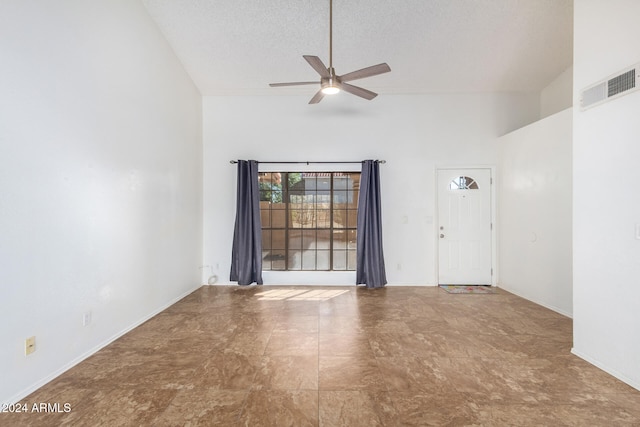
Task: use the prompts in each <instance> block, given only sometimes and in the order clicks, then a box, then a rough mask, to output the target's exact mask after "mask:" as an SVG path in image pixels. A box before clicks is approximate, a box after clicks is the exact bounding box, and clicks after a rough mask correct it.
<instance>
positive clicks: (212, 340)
mask: <svg viewBox="0 0 640 427" xmlns="http://www.w3.org/2000/svg"><path fill="white" fill-rule="evenodd" d="M571 329H572V322H571V319H568V318H566V317H563V316H561V315H559V314H557V313H554V312H552V311H549V310H547V309H545V308H543V307H540V306H538V305H535V304H533V303H530V302H528V301H526V300H524V299H521V298H519V297H516V296H514V295H512V294H509V293H507V292H505V291H502V290H499V291H498V293H497V294H491V295H456V294H448V293H446V292H445V291H443V290H441V289H438V288H435V287H388V288H384V289H377V290H367V289H364V288H355V287H326V288H318V287H274V286H263V287H256V286H252V287H232V286H205V287H203V288H201V289H199V290H197V291H196V292H194V293H192V294H191V295H189V296H187V297H186V298H184V299H183V300H181V301H180V302H178V303H177V304H175V305H173V306H172V307H170V308H169V309H167V310H165V311H164V312H162V313H161V314H159V315H158V316H156V317H154V318H153V319H151V320H149V321H148V322H146V323H144V324H143V325H141V326H140V327H138V328H136V329H135V330H133V331H131V332H130V333H128V334H126V335H125V336H123V337H122V338H120V339H119V340H117V341H115V342H114V343H112V344H111V345H109V346H107V347H105V348H104V349H102V350H101V351H99V352H98V353H96V354H95V355H93V356H91V357H90V358H88V359H87V360H85V361H84V362H82V363H80V364H79V365H77V366H76V367H74V368H72V369H71V370H69V371H67V372H66V373H64V374H63V375H61V376H60V377H58V378H57V379H55V380H54V381H52V382H51V383H49V384H47V385H45V386H44V387H42V388H41V389H39V390H37V391H36V392H35V393H33V394H32V395H31V396H28V397H27V398H25V399H24V402H26V403H29V404H32V403H34V402H48V403H59V404H60V405H61V407H63V406H62V405H64V404H65V403H68V404H70V405H71V411H70V412H67V413H64V412H62V413H28V414H0V425H11V426H20V425H33V426H49V425H51V426H59V425H73V426H76V425H79V426H125V425H131V426H146V425H149V426H296V427H298V426H367V427H369V426H449V425H450V426H467V425H469V426H640V391H637V390H635V389H633V388H632V387H629V386H628V385H626V384H624V383H622V382H620V381H618V380H616V379H615V378H613V377H611V376H610V375H608V374H606V373H604V372H603V371H600V370H599V369H597V368H595V367H593V366H591V365H589V364H588V363H586V362H584V361H583V360H581V359H579V358H578V357H575V356H573V355H572V354H571V353H570V349H571Z"/></svg>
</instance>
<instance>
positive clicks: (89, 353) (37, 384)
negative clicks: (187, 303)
mask: <svg viewBox="0 0 640 427" xmlns="http://www.w3.org/2000/svg"><path fill="white" fill-rule="evenodd" d="M201 287H202V285H198V286H196V287H194V288H193V289H191V290H189V291H187V292H185V293H183V294H181V295H179V296H177V297H176V298H174V299H172V300H171V301H169V302H168V303H166V304H164V305H163V306H161V307H160V308H158V309H156V310H154V311H153V312H151V313H150V314H148V315H146V316H144V317H143V318H141V319H139V320H138V321H136V322H134V323H132V324H131V325H130V326H128V327H127V328H125V329H123V330H122V331H120V332H118V333H116V334H115V335H113V336H111V337H110V338H107V339H106V340H104V341H103V342H101V343H100V344H98V345H97V346H95V347H93V348H92V349H90V350H88V351H86V352H85V353H83V354H81V355H80V356H78V357H76V358H75V359H73V360H71V361H70V362H69V363H67V364H65V365H63V366H62V367H61V368H59V369H56V370H55V371H54V372H52V373H51V374H49V375H47V376H46V377H44V378H43V379H41V380H39V381H37V382H35V383H34V384H32V385H30V386H29V387H27V388H25V389H24V390H21V391H20V392H19V393H17V394H16V395H14V396H13V397H11V398H10V399H9V401H8V402H4V403H7V404H12V403H17V402H20V401H21V400H23V399H24V398H25V397H27V396H28V395H30V394H31V393H33V392H34V391H36V390H38V389H39V388H40V387H42V386H44V385H45V384H47V383H49V382H51V381H52V380H54V379H55V378H57V377H59V376H60V375H62V374H63V373H65V372H66V371H68V370H69V369H71V368H73V367H74V366H76V365H77V364H78V363H80V362H82V361H83V360H85V359H87V358H88V357H89V356H92V355H94V354H95V353H97V352H98V351H100V350H102V349H103V348H104V347H106V346H107V345H109V344H111V343H112V342H114V341H115V340H117V339H118V338H120V337H121V336H123V335H124V334H126V333H127V332H130V331H131V330H133V329H135V328H137V327H138V326H140V325H142V324H143V323H144V322H146V321H147V320H149V319H151V318H152V317H153V316H155V315H157V314H159V313H161V312H162V311H164V310H166V309H167V308H169V307H170V306H172V305H173V304H175V303H177V302H178V301H180V300H181V299H182V298H184V297H186V296H187V295H189V294H191V293H192V292H194V291H195V290H197V289H199V288H201Z"/></svg>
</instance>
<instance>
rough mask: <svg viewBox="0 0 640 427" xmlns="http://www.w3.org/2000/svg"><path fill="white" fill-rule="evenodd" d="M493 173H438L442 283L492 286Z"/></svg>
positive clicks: (464, 171)
mask: <svg viewBox="0 0 640 427" xmlns="http://www.w3.org/2000/svg"><path fill="white" fill-rule="evenodd" d="M491 184H492V181H491V169H440V170H438V224H437V226H438V243H439V244H438V283H439V284H441V285H491V283H492V280H491V279H492V277H491V276H492V269H491V257H492V256H491V255H492V236H493V232H492V224H491Z"/></svg>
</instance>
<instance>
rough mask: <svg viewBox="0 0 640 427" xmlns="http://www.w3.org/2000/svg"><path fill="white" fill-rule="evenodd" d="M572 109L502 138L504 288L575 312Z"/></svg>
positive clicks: (501, 281)
mask: <svg viewBox="0 0 640 427" xmlns="http://www.w3.org/2000/svg"><path fill="white" fill-rule="evenodd" d="M572 114H573V111H572V109H567V110H565V111H562V112H560V113H557V114H554V115H552V116H549V117H547V118H545V119H543V120H540V121H538V122H536V123H533V124H531V125H529V126H526V127H524V128H522V129H518V130H516V131H514V132H511V133H509V134H507V135H505V136H503V137H502V138H500V164H499V171H498V182H499V191H498V203H499V206H500V208H499V216H498V236H499V237H498V242H499V244H498V249H499V255H498V259H499V263H498V265H499V266H500V269H499V277H498V283H499V286H500V287H502V288H504V289H506V290H508V291H509V292H512V293H514V294H517V295H520V296H522V297H524V298H526V299H528V300H531V301H533V302H535V303H537V304H540V305H543V306H545V307H548V308H550V309H552V310H555V311H557V312H559V313H562V314H565V315H567V316H571V314H572V303H573V299H572V272H571V265H572V251H571V245H572V234H571V231H572V226H573V225H572V216H571V202H572V184H571V182H572V169H571V164H572V160H571V156H572V151H571V142H572V118H573V116H572Z"/></svg>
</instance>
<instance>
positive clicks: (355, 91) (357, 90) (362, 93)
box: [338, 83, 378, 101]
mask: <svg viewBox="0 0 640 427" xmlns="http://www.w3.org/2000/svg"><path fill="white" fill-rule="evenodd" d="M338 87H339V88H340V89H342V90H344V91H345V92H349V93H350V94H352V95H356V96H359V97H361V98H364V99H368V100H369V101H371V100H372V99H373V98H375V97H376V96H378V94H377V93H375V92H371V91H370V90H367V89H363V88H361V87H358V86H354V85H350V84H349V83H340V84H339V85H338Z"/></svg>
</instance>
